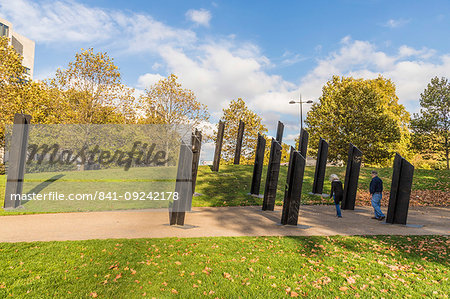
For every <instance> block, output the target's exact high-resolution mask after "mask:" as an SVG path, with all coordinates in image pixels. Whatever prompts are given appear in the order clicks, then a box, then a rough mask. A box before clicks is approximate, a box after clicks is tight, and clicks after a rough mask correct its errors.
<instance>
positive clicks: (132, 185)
mask: <svg viewBox="0 0 450 299" xmlns="http://www.w3.org/2000/svg"><path fill="white" fill-rule="evenodd" d="M372 169H373V168H362V169H361V173H360V178H359V188H360V190H367V189H368V185H369V182H370V180H371V176H370V172H371V170H372ZM378 171H379V175H380V177H381V178H382V179H383V180H384V182H385V184H384V188H385V190H389V188H390V180H391V176H392V168H382V169H378ZM173 172H174V169H171V170H170V171H169V172H167V173H163V174H162V175H163V177H161V178H163V179H167V178H170V177H173V176H174V173H173ZM252 172H253V166H251V165H249V166H246V165H221V166H220V171H219V172H212V171H211V169H210V167H209V166H200V167H199V171H198V178H197V187H196V191H197V192H198V193H200V194H202V195H201V196H195V197H194V198H193V206H239V205H261V204H262V199H260V198H256V197H252V196H250V195H248V192H249V191H250V185H251V179H252ZM266 172H267V167H265V168H264V170H263V176H262V180H261V189H260V193H263V192H264V185H265V179H266ZM286 173H287V166H281V169H280V176H279V180H278V191H277V199H276V204H277V205H281V204H282V201H283V196H284V188H285V182H286ZM332 173H335V174H337V175H338V176H340V178H341V179H342V180H344V176H345V167H327V170H326V179H327V178H328V177H329V175H330V174H332ZM56 174H57V173H40V174H27V177H26V179H28V180H29V181H30V182H28V183H27V185H26V186H28V187H27V188H28V189H32V188H34V187H36V185H39V184H41V183H42V182H44V181H45V180H47V179H49V178H52V177H54V176H55V175H56ZM63 174H64V176H63V177H61V178H60V179H58V180H56V181H55V182H52V183H50V184H48V185H47V186H46V187H45V188H44V189H43V191H45V192H49V191H64V188H66V187H67V186H70V188H71V190H74V191H76V192H89V190H98V189H101V190H103V189H104V190H105V191H107V190H109V189H110V188H111V189H113V188H115V189H114V190H119V191H128V190H130V191H135V190H137V188H141V187H142V189H146V190H154V189H156V188H159V187H161V186H162V185H164V184H167V186H165V187H164V188H165V189H173V186H172V185H174V183H173V182H172V183H168V182H151V180H154V179H158V178H159V177H160V176H158V175H156V174H155V173H152V172H151V171H150V172H149V170H148V169H145V168H142V169H139V168H132V169H130V170H129V171H127V172H125V171H123V170H122V169H118V170H114V169H106V170H93V171H75V172H65V173H63ZM313 177H314V167H306V169H305V177H304V183H303V190H302V203H303V204H331V203H332V201H331V199H327V198H321V197H320V196H314V195H310V194H308V193H309V192H311V190H312V184H313ZM146 180H149V181H146ZM5 181H6V178H5V176H0V198H1V200H3V198H4V189H5ZM151 184H153V185H154V186H155V187H152V185H151ZM169 186H170V187H169ZM164 188H163V189H164ZM329 188H330V183H329V182H328V181H327V180H326V181H325V184H324V192H325V193H328V192H329ZM412 189H413V190H432V191H433V190H437V191H439V190H440V191H446V192H450V171H447V170H423V169H417V170H416V171H415V174H414V181H413V187H412ZM148 203H149V202H148V201H146V202H114V206H108V204H107V203H105V202H103V203H102V202H99V201H97V202H83V203H81V205H80V203H79V202H78V203H77V202H75V203H73V204H71V203H67V202H64V204H63V206H62V207H61V208H59V210H55V211H81V210H82V211H88V210H109V209H138V208H148V207H150V206H152V207H156V206H155V205H154V203H151V205H150V206H149V205H148ZM33 204H34V205H35V208H36V209H37V210H40V211H52V209H50V208H45V207H42V206H40V205H42V204H46V203H45V202H44V203H42V202H39V203H35V202H32V203H27V205H28V206H29V208H28V211H27V212H24V211H20V210H19V211H17V212H4V211H0V215H10V214H23V213H31V212H32V211H33V208H32V205H33ZM158 207H159V206H158Z"/></svg>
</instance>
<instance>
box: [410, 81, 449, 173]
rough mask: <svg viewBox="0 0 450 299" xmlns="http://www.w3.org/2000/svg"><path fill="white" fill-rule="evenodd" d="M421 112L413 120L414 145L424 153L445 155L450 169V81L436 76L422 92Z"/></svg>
mask: <svg viewBox="0 0 450 299" xmlns="http://www.w3.org/2000/svg"><path fill="white" fill-rule="evenodd" d="M420 106H421V107H422V108H421V109H420V113H415V114H414V117H413V119H412V121H411V129H412V131H413V135H412V145H413V148H414V149H415V150H418V151H420V152H422V153H424V154H437V155H439V156H441V157H445V160H446V162H447V169H449V138H450V83H449V82H448V79H447V78H441V79H439V78H438V77H435V78H433V79H431V82H430V83H428V85H427V88H426V89H425V90H424V92H423V93H421V94H420Z"/></svg>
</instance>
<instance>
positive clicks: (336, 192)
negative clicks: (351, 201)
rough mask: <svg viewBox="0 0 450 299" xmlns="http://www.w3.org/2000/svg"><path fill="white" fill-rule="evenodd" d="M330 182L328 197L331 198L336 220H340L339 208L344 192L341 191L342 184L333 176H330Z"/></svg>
mask: <svg viewBox="0 0 450 299" xmlns="http://www.w3.org/2000/svg"><path fill="white" fill-rule="evenodd" d="M330 181H331V193H330V197H332V196H333V199H334V205H335V206H336V216H337V217H338V218H342V215H341V208H340V207H339V205H340V202H341V201H342V198H343V197H344V191H343V189H342V182H341V181H340V180H339V177H338V176H337V175H335V174H332V175H330Z"/></svg>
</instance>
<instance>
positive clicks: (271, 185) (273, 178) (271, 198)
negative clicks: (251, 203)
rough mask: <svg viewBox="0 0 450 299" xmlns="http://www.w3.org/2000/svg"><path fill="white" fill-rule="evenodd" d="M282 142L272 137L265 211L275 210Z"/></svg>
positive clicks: (264, 204) (265, 190)
mask: <svg viewBox="0 0 450 299" xmlns="http://www.w3.org/2000/svg"><path fill="white" fill-rule="evenodd" d="M280 161H281V144H280V143H278V141H276V140H275V139H273V138H272V144H271V146H270V157H269V165H268V167H267V177H266V186H265V189H264V200H263V206H262V209H263V211H267V210H268V211H273V210H274V208H275V198H276V195H277V185H278V176H279V174H280Z"/></svg>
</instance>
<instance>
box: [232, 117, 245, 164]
mask: <svg viewBox="0 0 450 299" xmlns="http://www.w3.org/2000/svg"><path fill="white" fill-rule="evenodd" d="M244 128H245V123H244V122H243V121H242V120H240V121H239V129H238V134H237V138H236V151H235V153H234V164H235V165H239V161H240V160H241V149H242V140H243V138H244Z"/></svg>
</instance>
